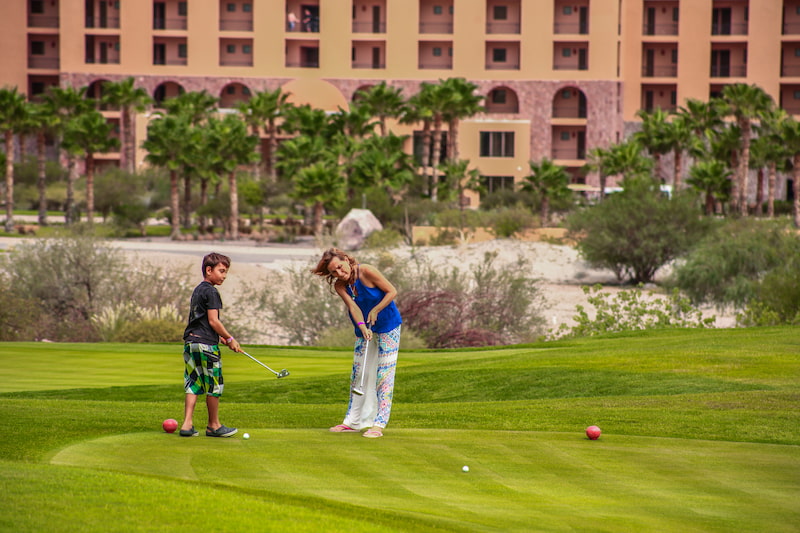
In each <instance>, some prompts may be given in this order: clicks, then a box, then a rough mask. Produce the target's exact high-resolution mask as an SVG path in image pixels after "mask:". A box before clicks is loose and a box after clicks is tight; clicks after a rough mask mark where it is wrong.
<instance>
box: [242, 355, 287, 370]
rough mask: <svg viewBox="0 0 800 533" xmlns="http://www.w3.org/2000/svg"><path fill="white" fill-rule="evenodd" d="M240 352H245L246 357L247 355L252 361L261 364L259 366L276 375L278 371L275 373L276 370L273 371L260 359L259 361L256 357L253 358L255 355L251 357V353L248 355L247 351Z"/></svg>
mask: <svg viewBox="0 0 800 533" xmlns="http://www.w3.org/2000/svg"><path fill="white" fill-rule="evenodd" d="M242 353H243V354H245V355H246V356H247V357H249V358H250V359H252V360H253V361H255V362H256V363H258V364H259V365H261V366H263V367H264V368H266V369H267V370H269V371H270V372H272V373H273V374H275V375H276V376H277V375H278V373H277V372H275V371H274V370H272V369H271V368H270V367H268V366H267V365H265V364H264V363H262V362H261V361H259V360H258V359H256V358H255V357H253V356H252V355H250V354H249V353H247V352H244V351H243V352H242Z"/></svg>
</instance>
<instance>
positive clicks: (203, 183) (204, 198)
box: [197, 179, 208, 235]
mask: <svg viewBox="0 0 800 533" xmlns="http://www.w3.org/2000/svg"><path fill="white" fill-rule="evenodd" d="M207 203H208V180H207V179H201V180H200V205H206V204H207ZM197 222H198V224H199V226H200V230H199V231H200V234H201V235H202V234H204V233H205V232H206V225H207V224H208V220H207V219H206V216H205V215H200V219H199V220H198V221H197Z"/></svg>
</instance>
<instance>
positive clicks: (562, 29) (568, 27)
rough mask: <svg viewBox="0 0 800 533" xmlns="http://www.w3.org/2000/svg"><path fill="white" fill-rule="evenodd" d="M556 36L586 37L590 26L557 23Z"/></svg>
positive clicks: (554, 29) (576, 23)
mask: <svg viewBox="0 0 800 533" xmlns="http://www.w3.org/2000/svg"><path fill="white" fill-rule="evenodd" d="M553 31H554V33H556V34H561V33H570V34H574V35H586V34H588V33H589V25H588V24H586V23H580V22H556V23H555V24H554V25H553Z"/></svg>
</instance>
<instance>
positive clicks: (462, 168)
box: [439, 159, 483, 241]
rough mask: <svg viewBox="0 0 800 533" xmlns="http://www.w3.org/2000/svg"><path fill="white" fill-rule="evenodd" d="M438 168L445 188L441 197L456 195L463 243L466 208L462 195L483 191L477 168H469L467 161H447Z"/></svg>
mask: <svg viewBox="0 0 800 533" xmlns="http://www.w3.org/2000/svg"><path fill="white" fill-rule="evenodd" d="M439 167H440V169H441V171H442V174H443V175H444V186H445V187H446V191H444V193H443V194H442V195H441V196H442V197H446V196H448V193H449V194H452V192H455V193H456V194H455V196H456V199H457V201H458V231H459V233H460V234H461V239H462V241H463V240H464V238H465V235H464V225H465V222H464V219H465V216H464V210H465V208H466V206H467V202H466V201H465V200H466V199H467V198H466V196H465V194H464V193H465V192H466V191H468V190H470V191H476V192H478V193H480V192H481V191H482V190H483V188H482V186H481V173H480V171H479V170H478V169H477V168H469V159H460V160H458V161H450V160H447V161H445V162H444V163H442V164H441V165H439Z"/></svg>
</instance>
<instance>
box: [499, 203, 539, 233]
mask: <svg viewBox="0 0 800 533" xmlns="http://www.w3.org/2000/svg"><path fill="white" fill-rule="evenodd" d="M490 220H491V227H490V228H489V229H490V231H491V232H492V233H493V234H494V236H495V237H500V238H508V237H513V236H514V235H516V234H518V233H521V232H523V231H525V230H526V229H530V228H533V227H535V226H536V223H537V219H536V216H534V214H533V213H531V211H530V210H529V209H527V208H525V207H512V208H503V209H500V210H499V211H497V212H496V213H494V214H492V216H491V218H490Z"/></svg>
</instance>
